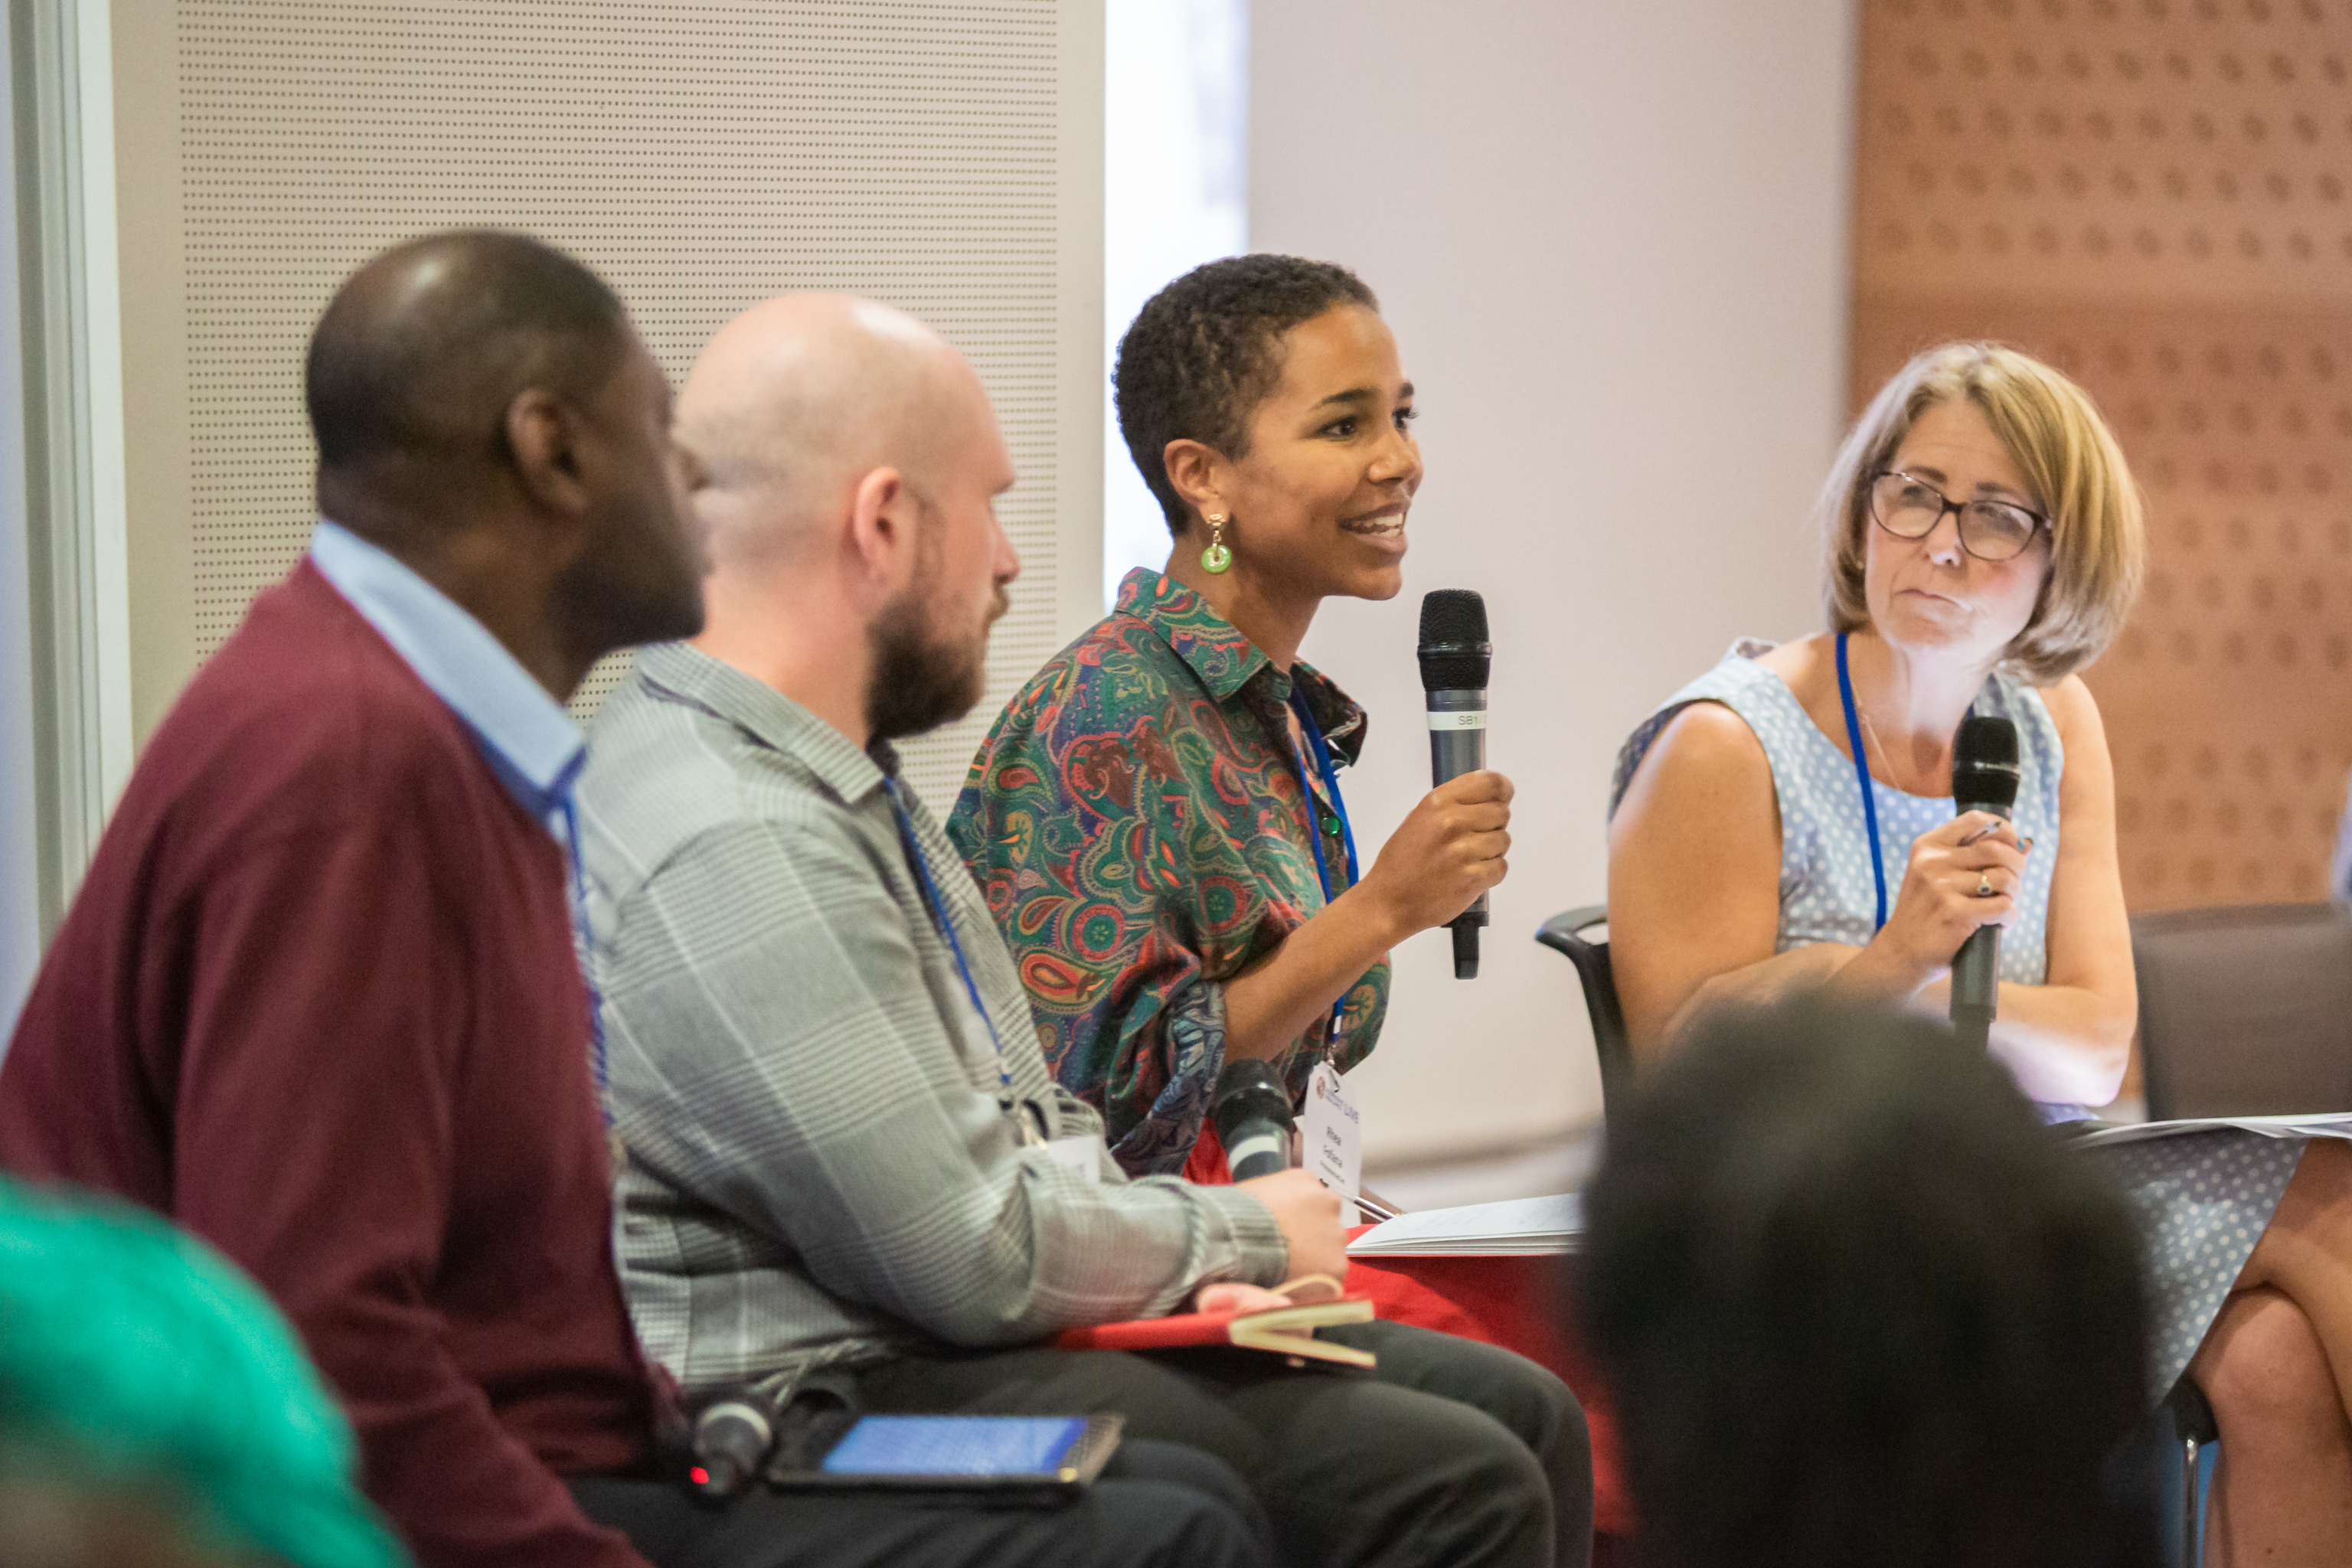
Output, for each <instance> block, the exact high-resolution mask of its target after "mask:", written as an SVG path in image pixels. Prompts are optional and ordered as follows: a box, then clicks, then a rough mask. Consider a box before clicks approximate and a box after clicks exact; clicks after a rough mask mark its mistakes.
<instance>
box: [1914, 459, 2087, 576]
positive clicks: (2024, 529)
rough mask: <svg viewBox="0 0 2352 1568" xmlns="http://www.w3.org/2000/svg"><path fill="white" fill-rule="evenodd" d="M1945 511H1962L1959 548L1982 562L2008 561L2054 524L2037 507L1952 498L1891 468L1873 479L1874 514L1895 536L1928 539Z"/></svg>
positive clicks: (1995, 501)
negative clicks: (2037, 531) (2035, 532)
mask: <svg viewBox="0 0 2352 1568" xmlns="http://www.w3.org/2000/svg"><path fill="white" fill-rule="evenodd" d="M1946 512H1957V513H1958V514H1959V519H1960V523H1959V528H1960V548H1961V549H1963V550H1965V551H1967V552H1969V554H1971V555H1973V556H1975V557H1976V558H1977V559H1978V560H1979V561H2008V560H2011V559H2013V558H2015V557H2016V556H2018V555H2020V554H2022V553H2023V552H2024V550H2025V547H2026V546H2027V545H2029V544H2031V543H2032V542H2033V533H2034V531H2035V530H2036V529H2042V528H2047V527H2049V526H2050V520H2049V519H2048V518H2046V517H2044V516H2042V513H2040V512H2038V511H2034V510H2030V509H2029V508H2026V507H2021V506H2019V505H2018V504H2016V503H2015V502H2014V501H2005V500H1969V501H1958V500H1951V499H1950V498H1949V497H1948V496H1946V495H1945V494H1944V492H1943V491H1941V490H1939V489H1937V488H1936V487H1935V486H1933V485H1931V484H1929V483H1928V482H1927V480H1925V479H1913V478H1912V477H1911V476H1910V475H1908V474H1906V473H1905V472H1903V470H1902V469H1900V468H1889V469H1888V470H1887V471H1886V472H1885V473H1883V474H1881V475H1879V476H1878V477H1877V478H1876V479H1873V480H1871V481H1870V516H1871V520H1872V521H1874V522H1875V523H1877V524H1878V526H1879V527H1881V528H1883V529H1885V531H1887V532H1889V533H1891V534H1893V535H1894V536H1895V538H1897V539H1925V538H1927V535H1929V534H1931V533H1933V532H1935V531H1936V525H1937V523H1939V522H1941V521H1944V514H1945V513H1946Z"/></svg>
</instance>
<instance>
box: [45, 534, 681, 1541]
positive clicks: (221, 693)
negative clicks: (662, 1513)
mask: <svg viewBox="0 0 2352 1568" xmlns="http://www.w3.org/2000/svg"><path fill="white" fill-rule="evenodd" d="M565 875H566V867H565V861H564V857H563V852H562V848H561V847H560V846H559V845H558V844H557V843H556V841H555V840H554V838H553V837H551V835H550V834H549V832H548V830H547V828H546V827H545V826H542V825H541V824H540V823H538V822H535V821H533V820H532V819H531V818H530V816H529V815H528V814H527V813H526V812H525V811H524V810H523V809H522V807H521V806H520V804H518V803H517V802H516V800H515V799H514V797H513V796H512V795H509V793H508V791H507V790H506V789H505V788H504V787H503V786H502V785H501V784H499V780H498V777H497V776H496V775H495V774H494V773H492V772H491V770H490V767H489V764H488V763H487V762H486V761H485V760H484V758H483V756H482V755H481V753H480V752H479V751H478V748H477V746H476V743H475V742H474V739H473V737H472V734H471V731H468V730H467V727H466V726H465V724H464V723H463V722H462V721H460V720H458V718H457V716H456V715H455V714H454V713H452V712H451V711H450V710H448V708H446V706H444V705H443V703H442V702H441V701H440V700H439V699H438V698H436V697H435V696H434V694H433V693H432V692H431V690H429V689H427V688H426V687H425V685H424V683H423V682H422V681H420V680H419V679H417V677H416V676H415V673H414V672H413V671H411V670H410V668H408V666H407V664H406V663H405V662H404V661H403V659H402V658H401V657H400V656H399V655H398V654H397V653H395V652H394V650H393V648H392V647H391V646H390V645H389V644H387V643H386V642H384V641H383V638H382V637H379V636H378V635H377V633H376V632H375V630H374V628H373V627H372V626H369V625H368V623H367V622H366V621H365V620H364V619H363V618H362V616H360V614H359V612H358V611H356V610H354V609H353V608H352V607H351V605H349V604H348V603H347V602H346V601H345V600H344V599H343V597H342V595H340V594H339V593H337V592H336V591H335V589H334V588H333V587H332V586H331V584H329V583H328V582H327V580H326V579H325V578H323V577H321V576H320V574H319V573H318V572H317V570H316V569H315V568H314V567H312V566H311V565H310V563H309V562H308V561H305V562H304V563H302V564H301V565H300V566H299V567H298V568H296V570H295V572H294V574H293V575H292V576H291V577H289V579H288V580H287V581H286V582H285V583H283V584H279V585H278V586H277V587H275V588H272V589H270V590H269V591H268V592H267V593H265V594H263V595H261V596H260V598H258V599H257V600H256V601H255V603H254V606H253V609H252V612H251V614H250V615H248V616H247V618H246V622H245V624H244V626H241V627H240V628H239V629H238V630H237V632H236V636H234V637H231V638H230V639H229V640H228V642H227V643H226V645H225V646H224V647H222V648H221V649H220V651H219V652H218V653H216V654H215V655H214V656H213V658H212V659H211V660H210V661H209V662H208V663H206V664H205V667H204V668H203V669H202V670H201V671H200V672H198V674H197V676H196V678H195V679H194V681H192V682H191V683H190V684H189V686H188V689H187V690H186V692H185V693H184V695H183V696H182V697H181V699H180V700H179V702H178V704H177V705H176V706H175V707H174V708H173V710H172V712H171V715H170V716H169V717H168V718H167V719H165V720H164V721H163V727H162V728H161V729H159V730H158V731H156V732H155V736H154V738H153V740H152V741H151V742H149V744H148V746H147V750H146V753H145V755H144V756H142V758H141V759H140V762H139V766H138V770H137V772H136V773H133V774H132V775H131V784H130V787H129V788H128V789H127V790H126V791H125V792H124V794H123V796H122V801H121V805H119V806H118V807H117V808H116V810H115V813H114V816H113V820H112V821H111V822H110V824H109V825H108V827H107V830H106V837H105V839H104V841H103V842H102V843H101V844H100V846H99V851H98V856H97V858H96V860H95V861H94V862H93V864H92V865H91V867H90V870H89V879H88V880H87V881H85V882H84V883H83V885H82V889H81V892H80V894H79V897H78V898H77V899H76V900H75V902H74V907H73V910H72V913H71V914H70V915H69V916H68V919H67V920H66V922H65V924H64V927H63V928H62V929H61V930H60V931H58V937H57V941H56V943H55V944H54V946H52V948H51V949H50V952H49V954H48V959H47V962H46V963H44V964H43V965H42V967H41V973H40V977H39V979H38V981H37V983H36V984H35V985H34V988H33V994H32V997H31V999H30V1000H29V1001H28V1002H27V1003H26V1007H25V1012H24V1016H23V1017H22V1019H21V1021H20V1022H19V1023H18V1025H17V1029H16V1038H15V1041H14V1043H13V1044H12V1045H11V1046H10V1047H9V1050H8V1054H7V1057H6V1058H5V1062H0V1165H5V1167H6V1168H7V1169H10V1170H13V1171H16V1172H19V1173H24V1174H26V1175H31V1176H36V1177H44V1178H58V1179H63V1180H67V1181H71V1182H77V1183H80V1184H84V1185H87V1186H91V1187H98V1188H102V1189H104V1190H107V1191H110V1192H113V1193H118V1194H121V1195H122V1196H124V1197H127V1198H129V1199H131V1200H132V1201H133V1202H136V1203H140V1204H144V1205H147V1206H148V1207H150V1208H152V1209H154V1210H156V1211H158V1212H159V1213H162V1214H163V1215H168V1216H170V1217H171V1218H172V1219H173V1220H176V1221H177V1222H179V1223H180V1224H182V1225H184V1226H187V1227H188V1228H189V1229H191V1230H193V1231H194V1232H195V1233H196V1234H197V1235H199V1236H201V1237H204V1238H205V1239H206V1240H208V1241H210V1242H212V1243H213V1244H214V1245H215V1246H216V1247H220V1248H221V1249H222V1250H223V1251H224V1252H226V1253H227V1254H228V1255H229V1257H231V1258H235V1259H236V1261H237V1262H238V1263H240V1264H242V1265H243V1266H244V1267H245V1268H247V1270H248V1271H250V1272H251V1273H252V1274H253V1276H254V1277H255V1278H256V1279H258V1280H260V1281H261V1283H262V1285H263V1286H264V1287H265V1288H266V1289H268V1291H269V1293H270V1295H271V1296H273V1297H275V1298H276V1299H277V1300H278V1304H279V1305H280V1306H281V1307H282V1308H284V1309H285V1310H286V1312H287V1313H288V1315H289V1316H290V1317H291V1318H292V1319H293V1321H294V1322H295V1325H296V1326H297V1327H298V1328H299V1329H300V1331H301V1332H302V1337H303V1339H304V1342H306V1343H307V1345H308V1346H309V1348H310V1353H311V1355H312V1356H313V1357H314V1358H315V1359H316V1360H317V1362H318V1363H319V1364H320V1367H321V1368H322V1369H323V1370H324V1371H325V1373H327V1375H328V1377H329V1378H330V1379H331V1380H332V1382H333V1384H334V1385H335V1387H336V1389H337V1390H338V1391H339V1392H340V1393H341V1395H342V1398H343V1402H344V1405H345V1407H346V1408H347V1409H348V1410H349V1411H350V1413H351V1416H352V1423H353V1425H354V1426H356V1427H357V1428H358V1432H359V1437H360V1443H361V1449H362V1461H363V1464H364V1467H365V1473H364V1480H365V1484H366V1487H367V1490H368V1492H369V1494H370V1495H371V1496H372V1497H373V1498H374V1499H375V1500H376V1501H377V1502H378V1503H379V1504H380V1505H381V1506H382V1507H383V1509H384V1510H385V1511H386V1512H387V1513H389V1514H390V1515H391V1516H392V1519H393V1521H394V1522H395V1523H396V1524H397V1525H398V1526H399V1528H400V1530H401V1532H402V1533H403V1534H404V1536H405V1537H406V1538H407V1540H408V1542H409V1544H410V1545H411V1546H412V1547H413V1548H414V1550H415V1552H416V1555H417V1557H418V1559H419V1561H420V1562H421V1563H424V1564H426V1565H427V1568H444V1565H446V1568H459V1565H472V1564H490V1563H497V1564H501V1565H509V1564H513V1565H521V1564H534V1565H535V1564H557V1563H562V1564H591V1563H593V1564H598V1565H600V1568H601V1565H605V1564H611V1565H614V1568H618V1565H620V1564H633V1565H639V1568H641V1560H640V1559H639V1558H637V1557H636V1556H635V1553H633V1552H631V1551H630V1550H629V1549H628V1547H627V1545H626V1543H625V1542H624V1541H623V1540H622V1538H621V1537H619V1536H618V1535H616V1534H614V1533H613V1532H611V1531H604V1530H602V1529H599V1528H597V1527H595V1526H593V1525H592V1524H590V1523H589V1522H587V1521H586V1520H584V1519H583V1517H582V1516H581V1514H580V1512H579V1510H577V1509H576V1508H575V1507H574V1506H573V1505H572V1500H571V1496H570V1494H569V1492H567V1491H566V1489H564V1486H563V1483H562V1481H560V1480H559V1479H556V1478H557V1477H558V1476H559V1475H565V1474H576V1473H591V1472H609V1471H616V1470H622V1469H626V1468H630V1467H633V1466H635V1465H638V1464H641V1463H642V1462H643V1461H644V1460H645V1459H646V1456H647V1453H648V1450H649V1448H650V1436H649V1434H650V1431H651V1426H652V1419H651V1409H652V1394H651V1391H650V1385H649V1384H648V1381H647V1375H646V1367H645V1364H644V1363H643V1361H642V1359H641V1358H640V1355H639V1352H638V1349H637V1343H636V1340H635V1335H634V1334H633V1333H632V1331H631V1330H630V1327H629V1320H628V1314H627V1311H626V1309H625V1307H624V1305H623V1303H622V1300H621V1291H620V1284H619V1281H618V1279H616V1278H615V1276H614V1270H613V1264H612V1255H611V1228H610V1227H611V1224H612V1210H611V1200H610V1195H609V1188H608V1184H607V1176H606V1167H605V1152H604V1134H603V1131H602V1130H601V1127H600V1123H599V1120H598V1115H597V1110H596V1102H595V1091H594V1086H593V1083H592V1081H591V1078H590V1070H589V1047H588V1033H587V1027H588V1026H587V1018H588V1015H587V1005H588V1004H587V998H586V995H585V994H584V988H583V985H582V984H581V980H580V974H579V970H578V968H577V965H576V962H575V960H574V957H573V952H572V936H571V928H570V923H569V919H568V905H567V890H566V883H565Z"/></svg>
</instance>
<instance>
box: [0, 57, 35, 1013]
mask: <svg viewBox="0 0 2352 1568" xmlns="http://www.w3.org/2000/svg"><path fill="white" fill-rule="evenodd" d="M9 47H10V37H9V30H8V29H6V28H5V27H0V82H8V81H13V80H14V79H15V77H14V73H13V71H12V70H11V64H12V62H11V60H10V58H9V53H8V51H9ZM15 126H16V120H15V116H14V115H0V170H6V171H9V174H10V178H9V181H8V185H9V188H10V189H11V191H13V190H14V188H15V182H14V177H13V176H14V171H15V169H16V142H15V133H16V132H15ZM16 300H17V294H16V202H15V201H13V200H12V201H9V202H7V203H6V204H5V205H0V301H5V308H0V1051H5V1050H6V1049H7V1045H8V1037H9V1036H11V1035H13V1034H14V1033H15V1032H16V1010H17V1008H18V1007H19V1006H21V1005H23V1003H24V1000H25V993H26V991H27V990H29V989H30V988H31V986H32V984H33V972H34V970H35V969H36V968H37V966H38V965H39V963H40V959H41V923H40V921H41V916H40V871H39V864H38V856H37V849H36V847H35V837H34V834H35V827H34V801H33V794H34V782H33V781H34V753H33V744H34V724H33V624H32V598H31V594H32V584H31V581H30V566H31V563H30V562H29V560H28V559H27V557H26V545H27V541H26V518H25V358H24V353H23V352H22V350H23V343H22V342H21V338H22V321H21V317H20V316H19V314H18V311H17V309H16Z"/></svg>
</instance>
